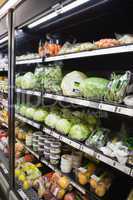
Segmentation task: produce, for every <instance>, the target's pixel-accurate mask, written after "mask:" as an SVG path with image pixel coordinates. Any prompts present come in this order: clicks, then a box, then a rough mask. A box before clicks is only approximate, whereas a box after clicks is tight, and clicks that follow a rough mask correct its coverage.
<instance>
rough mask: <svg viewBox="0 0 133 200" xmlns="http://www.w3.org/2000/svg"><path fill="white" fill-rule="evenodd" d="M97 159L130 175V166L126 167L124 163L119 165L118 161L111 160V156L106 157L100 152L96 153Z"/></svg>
mask: <svg viewBox="0 0 133 200" xmlns="http://www.w3.org/2000/svg"><path fill="white" fill-rule="evenodd" d="M96 158H97V159H99V160H101V161H103V162H104V163H106V164H108V165H110V166H112V167H114V168H116V169H118V170H120V171H122V172H124V173H125V174H127V175H130V172H131V169H130V167H127V166H125V165H121V164H120V163H119V162H117V161H114V160H112V159H111V158H108V157H106V156H104V155H102V154H97V156H96Z"/></svg>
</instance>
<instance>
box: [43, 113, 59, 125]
mask: <svg viewBox="0 0 133 200" xmlns="http://www.w3.org/2000/svg"><path fill="white" fill-rule="evenodd" d="M59 119H60V116H59V115H57V114H56V113H50V114H49V115H48V116H47V117H46V118H45V121H44V122H45V124H46V125H47V126H49V127H51V128H55V127H56V124H57V122H58V120H59Z"/></svg>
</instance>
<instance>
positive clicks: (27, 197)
mask: <svg viewBox="0 0 133 200" xmlns="http://www.w3.org/2000/svg"><path fill="white" fill-rule="evenodd" d="M22 187H23V186H22V184H21V183H20V182H19V181H18V180H16V191H17V193H18V194H19V196H20V197H21V199H23V200H31V199H32V200H41V199H39V197H38V195H37V193H36V191H35V190H34V189H32V188H30V189H28V190H26V191H23V190H22Z"/></svg>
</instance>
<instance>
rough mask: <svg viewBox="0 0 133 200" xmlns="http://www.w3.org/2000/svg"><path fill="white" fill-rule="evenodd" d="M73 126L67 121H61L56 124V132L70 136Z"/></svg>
mask: <svg viewBox="0 0 133 200" xmlns="http://www.w3.org/2000/svg"><path fill="white" fill-rule="evenodd" d="M71 126H72V124H71V123H70V122H69V121H68V120H67V119H60V120H58V122H57V123H56V130H57V131H59V132H61V133H63V134H68V133H69V131H70V128H71Z"/></svg>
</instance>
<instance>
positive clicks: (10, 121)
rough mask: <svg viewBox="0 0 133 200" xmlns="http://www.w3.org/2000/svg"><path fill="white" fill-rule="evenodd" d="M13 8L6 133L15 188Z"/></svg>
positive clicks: (9, 41) (12, 180)
mask: <svg viewBox="0 0 133 200" xmlns="http://www.w3.org/2000/svg"><path fill="white" fill-rule="evenodd" d="M13 14H14V9H10V10H9V12H8V63H9V66H8V134H9V154H10V155H9V178H10V187H11V189H15V173H14V172H15V31H14V20H13Z"/></svg>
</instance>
